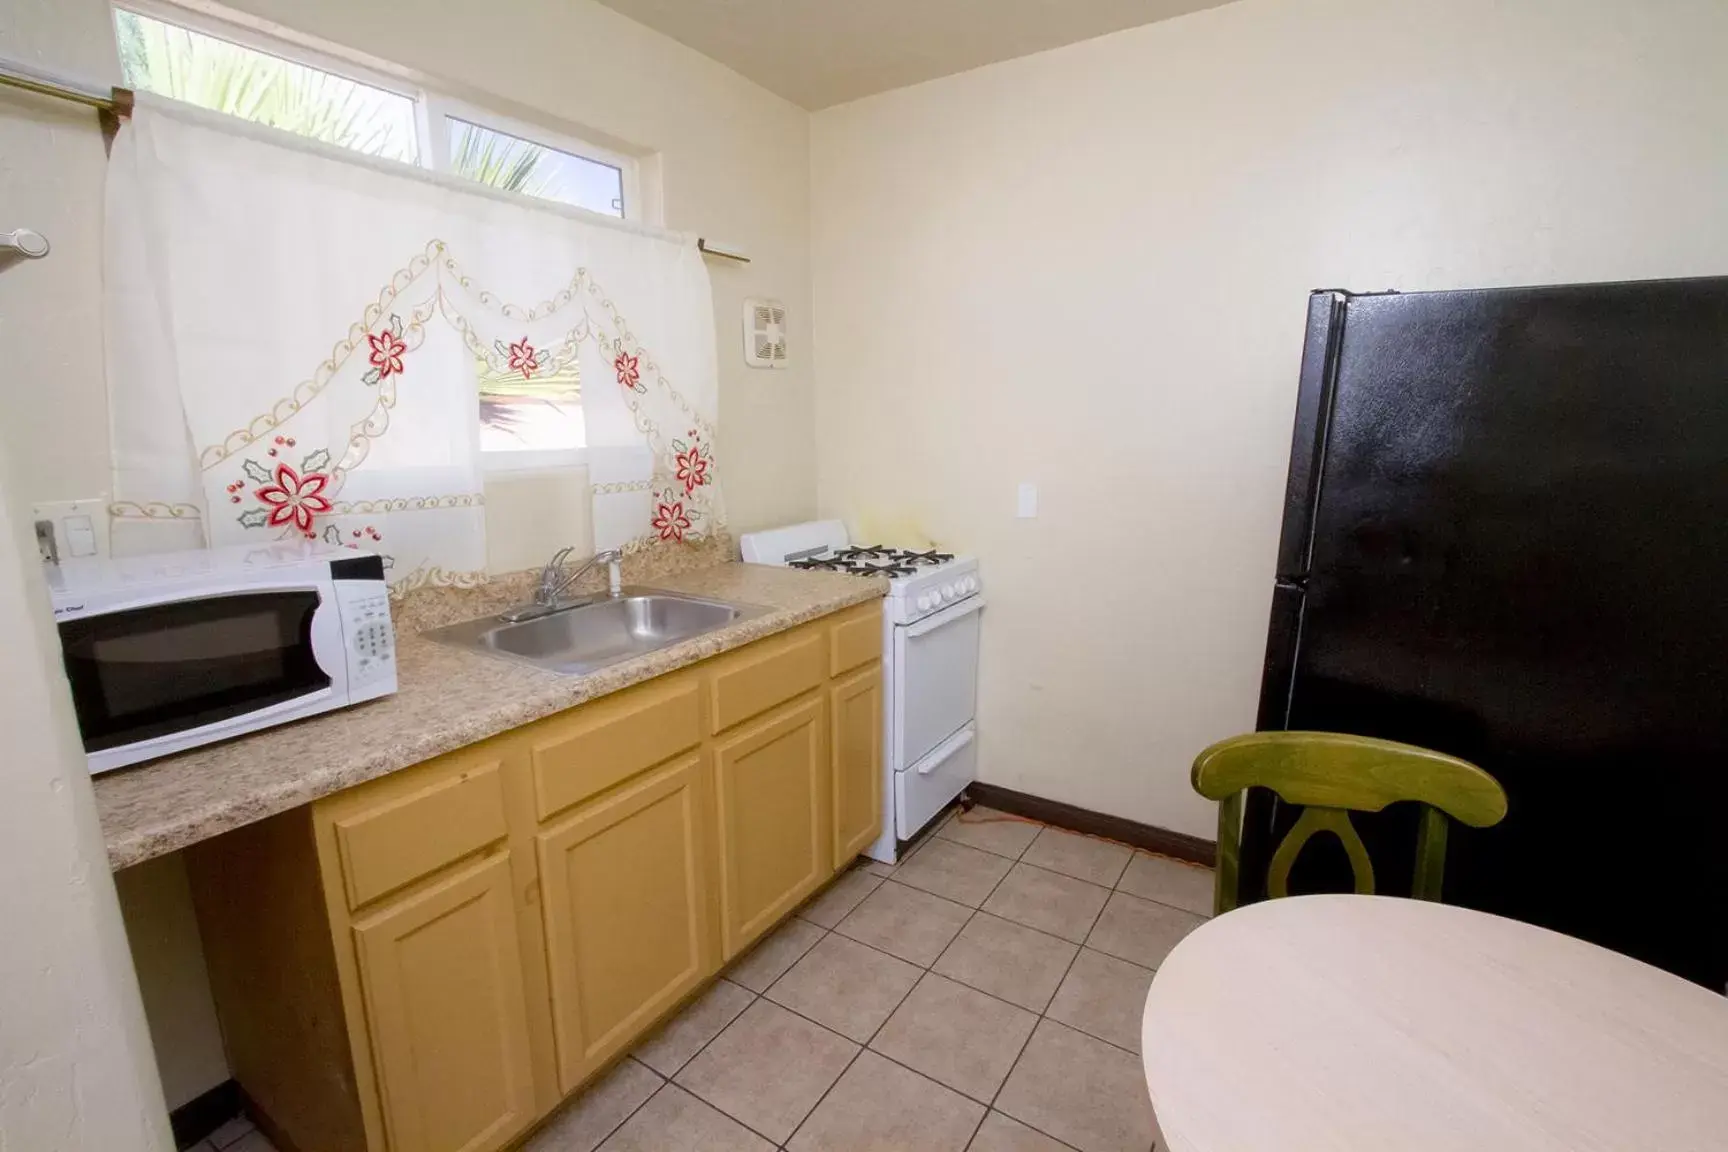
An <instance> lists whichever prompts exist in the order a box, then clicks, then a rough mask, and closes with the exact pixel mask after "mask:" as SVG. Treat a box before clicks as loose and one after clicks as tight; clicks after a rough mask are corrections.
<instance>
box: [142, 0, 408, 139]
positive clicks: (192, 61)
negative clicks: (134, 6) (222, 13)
mask: <svg viewBox="0 0 1728 1152" xmlns="http://www.w3.org/2000/svg"><path fill="white" fill-rule="evenodd" d="M114 29H115V35H116V39H117V40H118V41H119V47H120V67H121V70H122V72H123V73H124V74H125V77H126V83H127V84H128V85H130V86H131V87H133V88H136V89H139V90H141V91H144V92H154V93H156V94H157V95H159V96H171V97H173V98H174V99H176V100H184V101H186V102H187V103H188V104H196V105H198V106H199V107H200V108H208V109H210V110H212V111H215V112H226V113H228V114H229V115H232V116H238V117H240V118H241V119H242V120H250V121H252V122H253V123H255V124H265V125H268V126H270V127H272V128H281V129H284V130H285V131H288V132H293V133H295V134H297V135H300V136H309V137H311V138H312V139H314V140H321V141H323V142H324V143H326V144H337V145H340V146H341V147H344V148H352V149H354V150H355V151H356V152H364V153H366V154H367V155H368V156H381V157H383V158H385V159H387V160H403V161H406V162H407V163H409V164H415V163H418V162H419V159H420V155H421V150H420V142H419V139H418V134H417V133H416V131H415V125H414V121H415V107H414V100H413V98H412V97H410V96H404V95H401V94H400V93H396V92H390V91H386V90H385V89H383V88H376V87H373V86H372V85H370V84H362V83H360V82H358V81H356V80H350V79H348V78H347V77H345V76H338V75H336V74H335V73H333V72H326V71H324V70H323V69H320V68H311V67H308V66H307V65H305V64H299V63H296V62H294V61H292V60H285V59H283V58H282V57H279V56H272V55H269V54H268V53H264V52H257V51H254V50H252V49H251V48H247V47H244V46H243V45H240V44H235V43H232V42H230V41H227V40H220V39H217V38H216V37H214V36H206V35H204V34H203V33H202V32H195V31H193V30H192V29H190V28H181V27H179V26H177V25H174V24H169V23H167V22H165V21H162V20H155V19H152V18H150V17H149V16H142V15H139V14H138V13H136V12H128V11H125V10H124V9H116V10H115V12H114Z"/></svg>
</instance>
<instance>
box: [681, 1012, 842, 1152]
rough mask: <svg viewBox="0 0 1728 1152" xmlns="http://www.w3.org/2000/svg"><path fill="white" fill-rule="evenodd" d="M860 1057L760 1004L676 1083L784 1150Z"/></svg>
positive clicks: (837, 1039) (836, 1039) (828, 1035)
mask: <svg viewBox="0 0 1728 1152" xmlns="http://www.w3.org/2000/svg"><path fill="white" fill-rule="evenodd" d="M857 1052H858V1045H856V1044H854V1043H852V1041H850V1040H847V1039H846V1038H845V1037H843V1036H837V1035H835V1034H834V1033H832V1032H830V1031H828V1029H826V1028H823V1027H821V1026H820V1025H817V1024H812V1023H810V1021H808V1020H805V1019H803V1018H802V1017H800V1016H797V1015H795V1014H793V1013H791V1012H788V1011H787V1010H786V1009H784V1008H782V1007H780V1005H778V1004H772V1003H769V1002H768V1001H766V1000H758V1001H756V1003H754V1004H752V1005H750V1007H749V1008H747V1009H745V1011H744V1014H743V1015H742V1016H740V1017H738V1019H736V1020H734V1021H733V1022H732V1023H731V1024H730V1025H729V1026H728V1027H727V1029H726V1031H724V1032H722V1033H720V1035H719V1036H717V1037H715V1039H714V1042H713V1043H712V1044H710V1045H708V1047H706V1048H704V1049H703V1050H702V1053H701V1055H699V1056H697V1057H696V1059H694V1060H692V1061H690V1063H688V1064H686V1065H684V1070H683V1071H682V1072H680V1073H678V1077H677V1083H678V1084H679V1086H680V1087H683V1088H686V1089H688V1090H689V1091H691V1092H693V1093H695V1094H696V1095H697V1096H699V1097H701V1098H702V1099H703V1100H705V1101H707V1102H708V1103H709V1104H712V1105H714V1107H716V1108H718V1109H720V1111H722V1112H724V1113H726V1114H727V1115H728V1116H730V1117H732V1118H733V1119H734V1120H737V1121H739V1122H741V1123H743V1124H747V1125H749V1126H750V1127H751V1128H753V1129H755V1130H756V1131H757V1132H760V1133H761V1134H762V1135H764V1136H767V1137H768V1138H769V1139H771V1140H773V1141H774V1142H775V1143H781V1142H784V1141H785V1139H786V1138H787V1137H788V1136H790V1135H792V1132H793V1130H794V1129H796V1128H797V1127H798V1125H799V1123H800V1122H801V1121H803V1119H804V1117H806V1116H808V1115H809V1114H810V1110H811V1109H812V1108H814V1107H815V1106H816V1102H817V1101H818V1100H820V1099H821V1098H822V1094H823V1093H824V1092H826V1091H828V1089H829V1087H830V1086H831V1085H833V1083H834V1081H836V1080H838V1079H839V1078H840V1073H841V1072H843V1071H845V1069H846V1065H847V1064H848V1063H850V1062H851V1060H852V1057H853V1056H854V1055H856V1054H857Z"/></svg>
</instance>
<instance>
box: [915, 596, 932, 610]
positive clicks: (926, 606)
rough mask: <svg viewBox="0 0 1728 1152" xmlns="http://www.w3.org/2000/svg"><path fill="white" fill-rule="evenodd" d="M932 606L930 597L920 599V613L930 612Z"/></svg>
mask: <svg viewBox="0 0 1728 1152" xmlns="http://www.w3.org/2000/svg"><path fill="white" fill-rule="evenodd" d="M931 606H932V601H931V599H930V597H928V596H920V597H918V611H920V612H928V611H930V608H931Z"/></svg>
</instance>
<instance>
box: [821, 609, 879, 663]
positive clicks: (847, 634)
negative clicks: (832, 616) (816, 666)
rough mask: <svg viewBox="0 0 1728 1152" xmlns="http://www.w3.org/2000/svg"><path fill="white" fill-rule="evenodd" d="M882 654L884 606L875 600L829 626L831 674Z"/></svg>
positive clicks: (868, 661)
mask: <svg viewBox="0 0 1728 1152" xmlns="http://www.w3.org/2000/svg"><path fill="white" fill-rule="evenodd" d="M881 657H882V610H881V608H879V607H878V606H876V605H874V604H872V605H871V606H870V609H869V611H866V612H860V613H858V614H857V615H856V616H853V617H851V618H850V619H847V620H842V621H840V622H839V623H838V624H834V625H831V626H830V627H829V629H828V675H830V676H839V675H842V674H843V673H846V672H850V671H852V669H854V668H858V667H861V666H863V665H865V664H868V663H870V661H872V660H879V659H881Z"/></svg>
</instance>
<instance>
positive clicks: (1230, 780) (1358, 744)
mask: <svg viewBox="0 0 1728 1152" xmlns="http://www.w3.org/2000/svg"><path fill="white" fill-rule="evenodd" d="M1193 780H1194V790H1195V791H1196V792H1198V793H1200V795H1202V796H1204V797H1206V798H1207V799H1208V800H1216V801H1218V878H1217V884H1216V887H1215V890H1214V895H1213V899H1212V903H1213V908H1214V911H1216V912H1218V913H1224V912H1228V911H1230V909H1232V908H1234V907H1236V906H1237V904H1238V903H1239V902H1240V900H1239V898H1240V895H1241V893H1240V891H1239V884H1240V878H1239V875H1238V872H1239V867H1240V863H1241V850H1242V798H1243V796H1244V795H1245V794H1246V789H1248V788H1250V787H1260V788H1269V789H1271V790H1272V791H1273V792H1275V793H1277V795H1278V797H1279V798H1280V799H1282V800H1283V801H1284V802H1285V803H1288V804H1299V805H1301V806H1302V808H1303V811H1302V815H1301V816H1299V817H1297V820H1296V823H1295V825H1294V826H1293V827H1292V828H1291V829H1290V831H1289V832H1288V833H1286V834H1285V836H1284V839H1283V840H1282V841H1280V842H1279V844H1278V847H1277V849H1276V850H1275V851H1274V852H1273V853H1272V860H1271V862H1270V863H1269V864H1268V865H1267V868H1266V892H1267V895H1269V896H1274V897H1277V896H1288V895H1289V894H1290V890H1289V885H1290V866H1291V865H1292V864H1294V863H1295V862H1296V857H1297V854H1298V853H1300V852H1301V851H1302V848H1303V846H1304V845H1305V844H1307V843H1308V841H1309V839H1310V838H1311V837H1313V835H1314V834H1315V833H1316V832H1330V833H1332V834H1333V835H1334V836H1336V837H1338V840H1339V842H1340V843H1342V844H1343V846H1344V854H1345V856H1347V857H1348V858H1349V861H1350V874H1351V877H1352V878H1353V879H1354V881H1355V884H1356V891H1358V892H1361V893H1364V894H1372V893H1373V891H1374V865H1373V862H1372V861H1370V860H1369V859H1368V849H1367V847H1366V846H1365V845H1364V844H1363V843H1362V838H1361V837H1360V836H1358V835H1357V834H1356V829H1355V828H1354V827H1353V826H1352V825H1351V823H1350V813H1351V812H1378V811H1380V810H1381V809H1383V808H1385V807H1386V805H1388V804H1392V803H1395V802H1396V801H1399V800H1415V801H1417V802H1419V803H1421V804H1422V805H1423V806H1424V807H1423V809H1422V823H1421V826H1420V828H1419V830H1418V832H1417V834H1416V871H1415V874H1414V878H1413V882H1412V886H1411V887H1412V891H1411V895H1413V896H1415V897H1416V898H1417V899H1420V900H1439V899H1440V883H1441V877H1442V872H1443V871H1444V869H1445V865H1446V817H1447V816H1450V817H1452V819H1454V820H1458V821H1461V822H1463V823H1465V824H1468V825H1470V826H1471V827H1473V828H1488V827H1492V826H1493V825H1495V824H1498V823H1500V821H1501V820H1502V819H1504V818H1505V816H1506V792H1505V790H1504V789H1503V788H1501V787H1500V784H1499V782H1498V781H1497V780H1495V779H1494V777H1492V776H1490V775H1488V773H1486V772H1484V771H1482V769H1480V768H1478V767H1476V765H1474V764H1471V763H1469V762H1468V761H1465V760H1459V759H1457V758H1456V757H1453V756H1446V755H1443V754H1442V753H1439V752H1431V751H1429V750H1428V749H1426V748H1417V747H1414V746H1412V745H1409V744H1395V743H1393V742H1392V741H1390V740H1375V739H1373V738H1372V737H1368V736H1349V735H1345V734H1343V733H1339V732H1251V733H1249V734H1248V735H1246V736H1233V737H1231V738H1230V739H1228V740H1221V741H1219V742H1218V743H1217V744H1214V745H1212V747H1210V748H1208V749H1206V751H1204V752H1202V753H1200V755H1199V756H1197V757H1196V758H1195V760H1194V775H1193Z"/></svg>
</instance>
